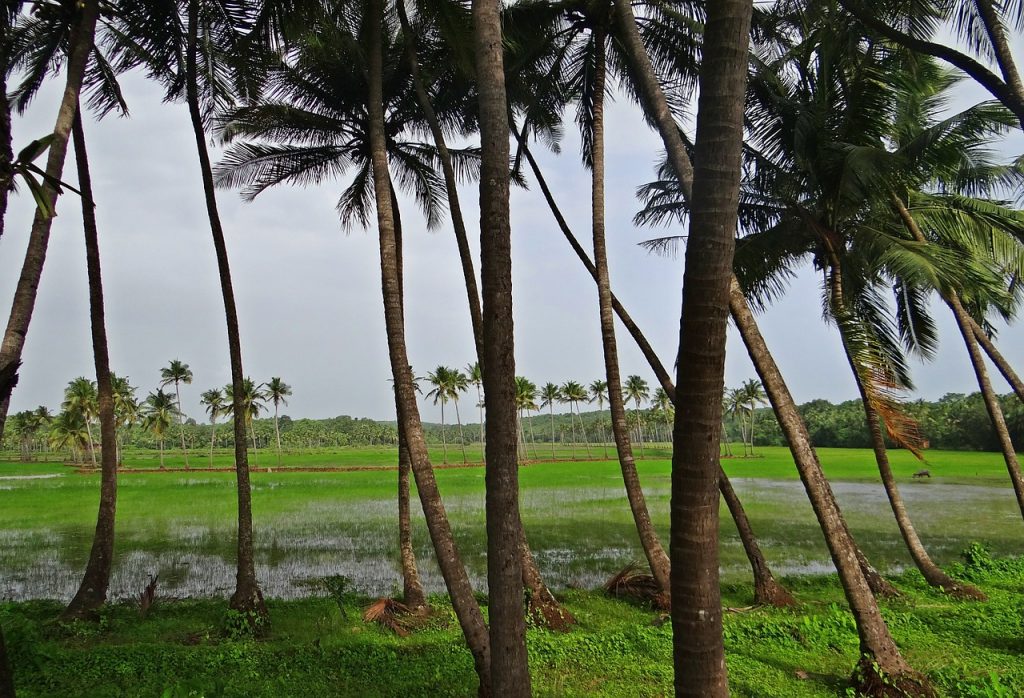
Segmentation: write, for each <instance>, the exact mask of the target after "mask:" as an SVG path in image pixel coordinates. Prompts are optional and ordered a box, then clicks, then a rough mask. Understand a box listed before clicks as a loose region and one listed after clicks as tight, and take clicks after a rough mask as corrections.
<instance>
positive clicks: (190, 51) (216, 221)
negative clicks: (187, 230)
mask: <svg viewBox="0 0 1024 698" xmlns="http://www.w3.org/2000/svg"><path fill="white" fill-rule="evenodd" d="M198 34H199V2H198V0H189V3H188V39H187V43H186V51H185V88H186V89H185V92H186V95H185V97H186V101H187V102H188V112H189V117H190V118H191V121H192V131H193V135H194V136H195V140H196V151H197V154H198V156H199V169H200V174H201V176H202V180H203V194H204V197H205V199H206V212H207V215H208V217H209V220H210V232H211V234H212V236H213V246H214V250H215V251H216V255H217V271H218V275H219V277H220V288H221V295H222V296H223V298H224V317H225V321H226V324H227V332H228V352H229V355H230V360H231V388H232V392H233V394H234V399H233V403H234V405H233V406H234V415H235V419H234V420H233V422H234V430H235V478H236V481H237V485H238V486H237V494H238V550H237V568H236V571H235V591H234V594H232V596H231V601H230V604H229V605H230V607H231V608H232V609H234V610H235V611H239V612H241V613H243V614H245V615H246V616H247V618H248V619H249V620H250V625H251V626H252V627H253V628H254V629H259V627H261V626H262V625H264V622H265V620H266V619H267V617H268V613H267V607H266V604H265V603H264V602H263V592H262V591H260V587H259V583H258V582H257V580H256V562H255V556H254V551H253V531H252V487H251V485H250V483H249V453H248V447H247V445H246V443H245V441H246V439H245V423H246V420H245V417H244V416H242V417H241V418H239V416H240V415H245V410H246V406H245V404H244V403H243V392H244V390H245V388H244V382H245V374H244V372H243V370H242V340H241V336H240V333H239V329H238V310H237V309H236V307H235V292H234V287H233V286H232V284H231V266H230V264H229V262H228V249H227V243H226V241H225V239H224V229H223V227H222V226H221V221H220V214H219V213H218V211H217V197H216V194H215V193H214V187H213V174H212V170H211V167H210V154H209V152H208V151H207V149H206V133H205V131H204V130H203V117H202V112H201V111H200V109H199V87H198V75H197V55H196V54H197V51H198V47H197V43H198ZM161 447H162V443H161ZM161 457H162V451H161Z"/></svg>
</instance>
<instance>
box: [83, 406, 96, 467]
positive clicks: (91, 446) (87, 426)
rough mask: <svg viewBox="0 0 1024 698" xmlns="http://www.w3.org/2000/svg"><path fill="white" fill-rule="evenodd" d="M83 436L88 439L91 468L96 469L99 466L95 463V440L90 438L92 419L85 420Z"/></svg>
mask: <svg viewBox="0 0 1024 698" xmlns="http://www.w3.org/2000/svg"><path fill="white" fill-rule="evenodd" d="M85 435H86V436H88V437H89V460H91V461H92V467H94V468H98V467H99V464H98V463H97V462H96V440H95V439H93V438H92V419H91V418H89V417H86V418H85Z"/></svg>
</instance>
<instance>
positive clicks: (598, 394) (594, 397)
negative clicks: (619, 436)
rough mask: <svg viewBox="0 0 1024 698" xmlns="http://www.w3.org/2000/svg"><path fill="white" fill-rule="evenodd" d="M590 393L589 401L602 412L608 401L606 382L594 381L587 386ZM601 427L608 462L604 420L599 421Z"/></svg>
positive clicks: (602, 441)
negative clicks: (594, 403)
mask: <svg viewBox="0 0 1024 698" xmlns="http://www.w3.org/2000/svg"><path fill="white" fill-rule="evenodd" d="M587 390H589V391H590V401H591V402H596V403H597V410H598V412H603V411H604V401H605V400H607V399H608V381H603V380H596V381H594V382H593V383H591V384H590V385H589V386H587ZM598 424H599V425H600V427H601V443H602V444H603V445H604V458H605V460H608V437H607V435H606V434H605V431H604V419H603V418H602V419H599V420H598Z"/></svg>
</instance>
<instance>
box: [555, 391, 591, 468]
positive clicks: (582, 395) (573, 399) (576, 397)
mask: <svg viewBox="0 0 1024 698" xmlns="http://www.w3.org/2000/svg"><path fill="white" fill-rule="evenodd" d="M561 391H562V400H563V402H568V403H569V422H570V423H571V422H572V410H573V408H575V409H576V417H577V419H578V420H579V423H580V431H581V432H582V434H583V441H584V443H586V445H587V457H588V458H590V457H591V454H590V441H589V440H588V439H587V430H586V427H584V425H583V417H582V415H580V407H579V405H580V403H581V402H586V400H587V389H586V388H584V387H583V385H582V384H580V383H577V382H576V381H566V382H565V383H563V384H562V387H561ZM573 434H574V436H573V439H574V440H575V438H576V437H575V430H574V431H573ZM575 457H576V449H575V448H573V458H575Z"/></svg>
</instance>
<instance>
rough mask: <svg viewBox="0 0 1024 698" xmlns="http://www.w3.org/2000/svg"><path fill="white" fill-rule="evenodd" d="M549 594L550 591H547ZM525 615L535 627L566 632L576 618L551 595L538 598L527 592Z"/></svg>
mask: <svg viewBox="0 0 1024 698" xmlns="http://www.w3.org/2000/svg"><path fill="white" fill-rule="evenodd" d="M548 594H550V592H548ZM526 617H527V618H528V619H529V621H530V623H531V624H532V625H533V626H534V627H537V628H544V629H546V630H555V631H558V632H562V633H566V632H569V630H570V629H572V626H574V625H576V618H575V617H574V616H573V615H572V614H571V613H569V611H567V610H566V609H565V607H564V606H562V604H560V603H558V601H557V600H556V599H555V598H554V597H553V596H552V597H550V598H544V595H541V597H540V598H538V597H537V596H536V595H534V594H528V595H527V599H526Z"/></svg>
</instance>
